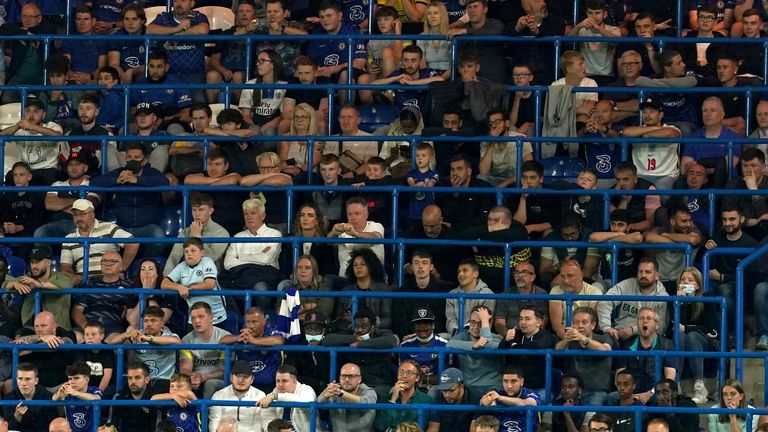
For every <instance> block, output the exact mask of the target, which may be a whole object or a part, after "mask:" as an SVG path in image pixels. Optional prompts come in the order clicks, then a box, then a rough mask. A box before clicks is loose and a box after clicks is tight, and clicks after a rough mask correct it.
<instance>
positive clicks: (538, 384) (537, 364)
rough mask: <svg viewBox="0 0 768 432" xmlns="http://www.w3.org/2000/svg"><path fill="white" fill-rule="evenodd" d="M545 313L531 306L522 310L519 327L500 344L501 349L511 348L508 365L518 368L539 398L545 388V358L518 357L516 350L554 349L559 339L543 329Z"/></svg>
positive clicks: (510, 330)
mask: <svg viewBox="0 0 768 432" xmlns="http://www.w3.org/2000/svg"><path fill="white" fill-rule="evenodd" d="M543 324H544V313H543V312H542V311H540V310H538V309H535V308H533V307H530V306H523V307H522V308H520V321H519V323H518V327H516V328H511V329H509V330H507V334H506V335H504V336H503V340H502V341H501V342H500V343H499V349H505V348H511V349H512V350H513V351H511V352H510V354H511V355H510V356H507V359H506V364H507V365H508V366H509V365H514V366H516V367H518V368H519V369H520V370H521V372H522V373H524V374H525V375H526V376H527V377H528V378H526V379H527V380H528V385H529V386H531V388H534V389H537V390H536V391H538V392H539V396H541V395H542V394H543V391H540V390H538V389H543V388H544V381H545V374H546V366H545V364H544V363H543V362H542V360H543V357H541V356H535V355H522V356H521V355H516V354H514V350H516V349H532V350H536V349H542V350H543V349H549V348H554V346H555V344H556V343H557V341H558V339H557V337H556V336H555V335H553V334H552V333H550V332H549V331H548V330H546V329H544V328H543Z"/></svg>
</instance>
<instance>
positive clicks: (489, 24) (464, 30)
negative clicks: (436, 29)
mask: <svg viewBox="0 0 768 432" xmlns="http://www.w3.org/2000/svg"><path fill="white" fill-rule="evenodd" d="M466 7H467V13H466V16H467V17H468V18H469V19H461V20H458V21H455V22H454V23H453V24H451V30H449V31H448V38H449V39H450V38H453V37H454V36H459V35H464V34H466V35H470V36H497V35H501V34H502V33H503V32H504V23H503V22H501V21H499V20H498V19H496V18H492V17H491V16H489V15H488V3H487V2H486V1H485V0H474V1H472V2H467V4H466ZM479 42H480V41H472V42H464V43H462V44H460V45H459V51H460V52H465V51H473V52H475V53H476V55H477V59H478V61H479V62H478V64H479V66H480V69H481V70H482V71H483V76H484V77H485V78H487V79H489V80H491V81H492V82H495V83H503V82H504V81H505V79H506V76H505V75H506V73H505V71H504V68H503V67H502V66H503V65H501V64H499V62H498V61H496V59H498V58H499V55H500V53H501V45H500V44H498V43H487V42H486V43H479Z"/></svg>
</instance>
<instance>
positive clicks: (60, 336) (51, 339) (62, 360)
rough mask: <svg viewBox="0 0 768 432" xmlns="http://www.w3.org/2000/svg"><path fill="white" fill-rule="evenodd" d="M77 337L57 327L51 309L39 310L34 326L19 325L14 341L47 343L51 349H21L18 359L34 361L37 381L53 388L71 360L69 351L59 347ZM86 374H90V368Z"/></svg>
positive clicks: (62, 377) (62, 379)
mask: <svg viewBox="0 0 768 432" xmlns="http://www.w3.org/2000/svg"><path fill="white" fill-rule="evenodd" d="M76 340H77V338H76V337H75V334H74V333H72V331H70V330H67V329H65V328H63V327H59V325H58V324H57V321H56V318H55V316H54V315H53V314H52V313H50V312H40V313H39V314H37V315H36V316H35V323H34V329H31V328H29V327H22V328H21V329H19V331H18V332H16V339H14V341H13V343H15V344H19V345H22V344H36V343H44V344H46V345H48V347H49V348H50V349H51V350H50V351H49V350H42V351H40V350H38V351H29V352H27V353H26V354H25V353H24V352H21V353H20V354H19V361H20V362H22V363H23V362H26V363H30V364H33V365H37V367H38V377H39V378H40V385H42V386H43V387H46V388H53V387H56V386H58V385H60V384H61V383H62V381H65V380H66V379H67V376H66V375H65V373H64V370H65V368H66V367H67V365H69V363H70V360H71V353H70V352H69V351H65V350H59V349H58V348H59V346H60V345H62V344H71V343H74V342H73V341H76ZM88 374H89V375H90V368H89V371H88ZM6 388H10V385H7V386H6Z"/></svg>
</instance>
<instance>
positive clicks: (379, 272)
mask: <svg viewBox="0 0 768 432" xmlns="http://www.w3.org/2000/svg"><path fill="white" fill-rule="evenodd" d="M346 267H347V269H346V273H345V276H346V278H347V280H348V281H350V282H351V283H350V284H349V285H347V286H346V287H344V291H361V292H368V293H371V292H373V293H375V292H388V291H390V290H391V289H390V287H389V285H387V283H386V274H385V273H384V266H383V265H382V264H381V262H380V261H379V259H378V258H377V257H376V255H375V254H374V253H373V251H371V250H370V249H358V250H353V251H352V252H351V253H350V255H349V261H348V262H347V266H346ZM359 305H360V306H361V307H363V308H367V309H370V310H371V311H372V312H373V313H374V314H376V316H378V317H379V321H378V322H377V323H376V326H377V327H378V328H381V329H391V328H392V299H391V298H382V297H378V298H377V297H372V298H363V299H361V300H360V302H359ZM334 309H335V311H334V314H333V318H334V324H335V325H336V326H337V327H346V326H347V325H349V324H351V323H352V302H351V298H349V297H340V298H339V299H338V300H337V301H336V307H335V308H334Z"/></svg>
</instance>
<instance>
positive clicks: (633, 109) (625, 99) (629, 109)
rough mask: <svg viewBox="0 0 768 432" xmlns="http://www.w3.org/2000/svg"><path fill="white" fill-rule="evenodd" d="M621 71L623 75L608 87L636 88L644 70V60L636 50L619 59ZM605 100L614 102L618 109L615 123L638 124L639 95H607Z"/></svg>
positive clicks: (622, 55) (614, 116) (625, 52)
mask: <svg viewBox="0 0 768 432" xmlns="http://www.w3.org/2000/svg"><path fill="white" fill-rule="evenodd" d="M618 65H619V70H621V72H622V74H620V76H619V77H617V78H616V81H613V82H611V83H610V84H608V85H607V86H608V87H635V86H636V85H637V83H636V81H637V78H639V77H640V72H641V71H642V69H643V58H642V56H640V53H638V52H637V51H635V50H628V51H624V52H623V53H622V54H621V57H619V61H618ZM605 98H606V99H608V100H610V101H612V102H613V103H614V106H615V107H616V111H615V112H614V113H613V121H614V122H616V123H621V124H637V123H636V122H637V117H638V113H639V110H640V108H639V106H640V100H639V99H638V97H637V93H623V92H622V93H606V94H605Z"/></svg>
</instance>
